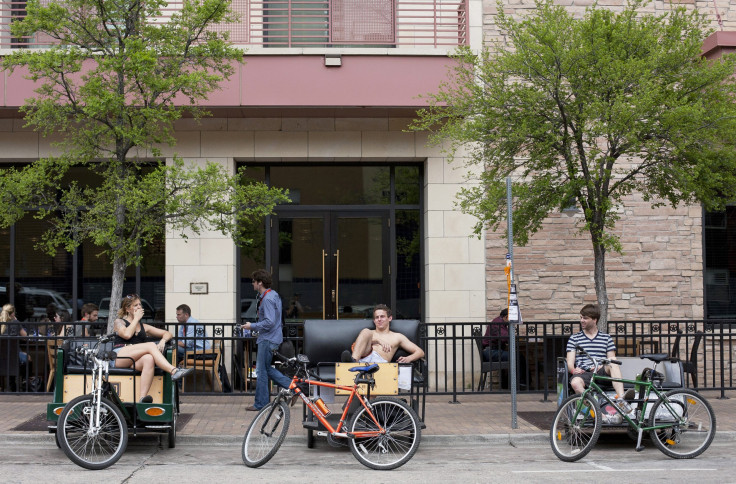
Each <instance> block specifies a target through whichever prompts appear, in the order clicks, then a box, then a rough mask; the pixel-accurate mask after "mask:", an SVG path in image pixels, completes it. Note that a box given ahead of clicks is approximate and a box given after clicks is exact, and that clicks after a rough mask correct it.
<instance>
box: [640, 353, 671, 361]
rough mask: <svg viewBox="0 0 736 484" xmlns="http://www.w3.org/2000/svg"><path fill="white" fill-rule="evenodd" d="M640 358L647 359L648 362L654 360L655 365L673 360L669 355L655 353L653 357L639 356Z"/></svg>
mask: <svg viewBox="0 0 736 484" xmlns="http://www.w3.org/2000/svg"><path fill="white" fill-rule="evenodd" d="M639 358H641V359H642V360H643V359H645V358H646V359H647V360H652V361H654V362H655V363H659V362H661V361H665V360H670V359H671V357H670V355H668V354H667V353H654V354H651V355H639Z"/></svg>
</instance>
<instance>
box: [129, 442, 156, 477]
mask: <svg viewBox="0 0 736 484" xmlns="http://www.w3.org/2000/svg"><path fill="white" fill-rule="evenodd" d="M155 449H156V450H154V451H153V452H151V453H150V454H149V455H148V456H147V457H146V458H145V459H143V462H141V464H140V465H139V466H138V467H136V468H135V469H133V471H132V472H131V473H130V474H128V477H126V478H125V479H123V480H122V481H120V482H121V484H124V483H127V482H129V481H130V480H131V479H132V478H133V477H135V475H136V474H137V473H138V471H141V470H143V469H145V468H146V467H148V465H149V462H150V461H151V459H152V458H153V457H154V456H155V455H157V454H158V453H159V452H161V446H156V448H155Z"/></svg>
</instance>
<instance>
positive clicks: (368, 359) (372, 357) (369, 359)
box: [358, 351, 387, 363]
mask: <svg viewBox="0 0 736 484" xmlns="http://www.w3.org/2000/svg"><path fill="white" fill-rule="evenodd" d="M358 361H359V362H361V363H387V361H386V360H384V359H383V356H381V355H379V354H378V353H377V352H376V351H372V352H371V354H369V355H367V356H364V357H363V358H361V359H360V360H358Z"/></svg>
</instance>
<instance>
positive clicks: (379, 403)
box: [348, 397, 422, 470]
mask: <svg viewBox="0 0 736 484" xmlns="http://www.w3.org/2000/svg"><path fill="white" fill-rule="evenodd" d="M370 403H371V412H372V413H373V416H374V417H375V418H376V421H377V422H378V423H379V424H380V426H381V427H383V428H384V429H385V431H386V432H385V434H382V435H377V436H375V437H365V438H349V439H348V444H349V447H350V451H351V452H352V453H353V455H354V456H355V458H356V459H358V461H359V462H360V463H361V464H363V465H364V466H366V467H369V468H371V469H376V470H389V469H396V468H397V467H400V466H402V465H404V464H406V463H407V462H408V461H409V459H411V458H412V457H413V456H414V453H415V452H416V451H417V448H418V447H419V442H420V441H421V438H422V430H421V426H420V425H419V417H417V414H416V413H415V412H414V410H412V409H411V407H409V405H407V404H406V403H405V402H403V401H402V400H399V399H398V398H391V397H379V398H375V399H372V400H371V402H370ZM374 430H378V426H376V422H374V421H373V418H371V415H370V414H369V413H368V412H367V411H366V409H365V407H362V406H361V407H359V408H358V409H357V410H356V412H355V413H354V414H353V416H352V417H351V419H350V421H349V423H348V433H353V432H365V431H374Z"/></svg>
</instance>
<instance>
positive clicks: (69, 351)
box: [61, 338, 163, 375]
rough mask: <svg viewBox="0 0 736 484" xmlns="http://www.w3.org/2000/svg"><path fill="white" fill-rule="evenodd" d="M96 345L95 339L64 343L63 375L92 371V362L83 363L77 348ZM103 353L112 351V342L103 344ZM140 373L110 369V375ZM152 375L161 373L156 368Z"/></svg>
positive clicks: (122, 369)
mask: <svg viewBox="0 0 736 484" xmlns="http://www.w3.org/2000/svg"><path fill="white" fill-rule="evenodd" d="M96 345H97V339H96V338H74V339H70V340H66V341H64V344H63V346H62V347H61V349H62V351H63V352H64V360H63V361H64V374H65V375H82V374H87V373H89V372H90V371H91V370H92V362H91V361H85V357H84V355H83V354H80V353H77V349H78V348H83V347H85V346H86V347H89V348H94V347H95V346H96ZM104 346H105V347H104V348H103V351H108V352H109V351H112V349H113V343H112V341H110V342H107V343H104ZM140 374H141V372H140V371H137V370H135V369H133V368H112V367H111V368H110V375H140ZM154 375H163V371H162V370H161V369H160V368H158V367H156V369H155V370H154Z"/></svg>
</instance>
